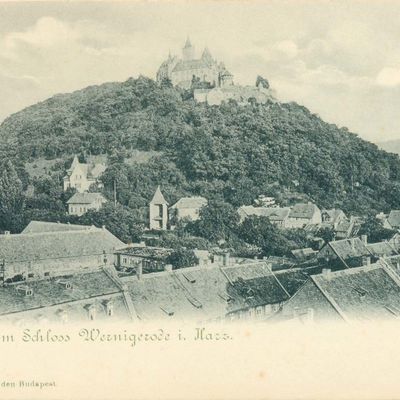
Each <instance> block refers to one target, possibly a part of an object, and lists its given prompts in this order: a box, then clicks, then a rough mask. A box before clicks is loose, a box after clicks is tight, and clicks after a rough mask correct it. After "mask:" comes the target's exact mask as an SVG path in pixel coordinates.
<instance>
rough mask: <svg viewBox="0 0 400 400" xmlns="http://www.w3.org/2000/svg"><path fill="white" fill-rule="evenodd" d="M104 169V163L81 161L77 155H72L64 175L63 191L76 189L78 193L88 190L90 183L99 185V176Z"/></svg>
mask: <svg viewBox="0 0 400 400" xmlns="http://www.w3.org/2000/svg"><path fill="white" fill-rule="evenodd" d="M105 170H106V166H105V165H104V164H101V163H98V164H95V165H92V164H85V163H81V162H79V160H78V157H77V156H74V159H73V161H72V164H71V167H70V168H68V170H67V174H66V175H65V176H64V178H63V181H64V192H65V191H66V190H68V189H70V188H72V189H76V190H77V191H78V192H79V193H83V192H86V191H88V190H89V188H90V186H91V185H97V186H98V187H101V186H102V185H101V182H100V181H99V178H100V177H101V175H102V174H103V172H104V171H105Z"/></svg>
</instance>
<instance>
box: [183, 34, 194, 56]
mask: <svg viewBox="0 0 400 400" xmlns="http://www.w3.org/2000/svg"><path fill="white" fill-rule="evenodd" d="M182 55H183V61H190V60H193V59H194V47H193V46H192V43H190V39H189V37H188V38H187V39H186V43H185V46H184V47H183V49H182Z"/></svg>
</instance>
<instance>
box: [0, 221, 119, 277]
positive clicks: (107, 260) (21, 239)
mask: <svg viewBox="0 0 400 400" xmlns="http://www.w3.org/2000/svg"><path fill="white" fill-rule="evenodd" d="M123 246H124V243H123V242H121V241H120V240H119V239H118V238H116V237H115V236H114V235H113V234H111V233H110V232H109V231H108V230H107V229H105V228H96V227H91V228H90V229H83V230H70V231H52V232H41V233H23V234H9V233H7V234H4V235H0V263H1V267H2V270H3V282H4V283H12V282H20V281H30V280H38V279H43V278H51V277H55V276H59V275H62V274H67V273H75V272H80V271H85V270H86V271H87V270H91V269H96V268H99V267H101V266H109V265H113V261H114V252H115V251H116V250H117V249H119V248H121V247H123Z"/></svg>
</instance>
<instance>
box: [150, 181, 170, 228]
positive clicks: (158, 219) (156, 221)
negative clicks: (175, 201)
mask: <svg viewBox="0 0 400 400" xmlns="http://www.w3.org/2000/svg"><path fill="white" fill-rule="evenodd" d="M149 211H150V212H149V217H150V218H149V219H150V221H149V228H150V229H157V230H165V229H167V223H168V203H167V201H166V200H165V198H164V196H163V194H162V193H161V190H160V186H157V190H156V192H155V193H154V196H153V199H152V200H151V202H150V204H149Z"/></svg>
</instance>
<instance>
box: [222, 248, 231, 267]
mask: <svg viewBox="0 0 400 400" xmlns="http://www.w3.org/2000/svg"><path fill="white" fill-rule="evenodd" d="M229 258H230V254H229V251H227V252H226V253H224V255H223V256H222V265H223V266H224V267H227V266H228V265H229Z"/></svg>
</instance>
